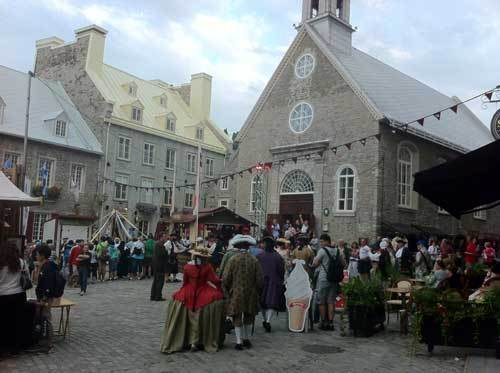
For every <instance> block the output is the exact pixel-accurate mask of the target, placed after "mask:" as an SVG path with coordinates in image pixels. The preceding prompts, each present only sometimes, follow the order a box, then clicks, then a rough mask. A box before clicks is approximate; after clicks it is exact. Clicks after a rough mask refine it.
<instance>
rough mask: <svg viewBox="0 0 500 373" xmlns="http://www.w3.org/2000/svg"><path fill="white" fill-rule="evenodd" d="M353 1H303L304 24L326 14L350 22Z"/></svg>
mask: <svg viewBox="0 0 500 373" xmlns="http://www.w3.org/2000/svg"><path fill="white" fill-rule="evenodd" d="M350 10H351V0H303V3H302V22H305V21H307V20H309V19H312V18H316V17H319V16H322V15H325V14H330V15H332V16H334V17H337V18H340V19H341V20H343V21H344V22H346V23H349V22H350V16H351V14H350Z"/></svg>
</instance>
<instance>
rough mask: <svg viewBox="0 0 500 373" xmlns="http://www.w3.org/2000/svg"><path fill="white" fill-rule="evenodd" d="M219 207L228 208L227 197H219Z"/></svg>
mask: <svg viewBox="0 0 500 373" xmlns="http://www.w3.org/2000/svg"><path fill="white" fill-rule="evenodd" d="M224 203H225V205H224ZM219 207H225V208H229V199H228V198H222V199H219Z"/></svg>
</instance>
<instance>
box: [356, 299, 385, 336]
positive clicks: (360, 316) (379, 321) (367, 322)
mask: <svg viewBox="0 0 500 373" xmlns="http://www.w3.org/2000/svg"><path fill="white" fill-rule="evenodd" d="M347 314H348V317H349V329H350V330H352V332H353V334H354V336H355V337H371V336H372V335H373V334H375V332H376V331H377V330H378V329H380V328H381V327H382V328H383V325H384V321H385V309H384V305H383V304H380V305H375V306H373V305H350V306H349V305H348V306H347Z"/></svg>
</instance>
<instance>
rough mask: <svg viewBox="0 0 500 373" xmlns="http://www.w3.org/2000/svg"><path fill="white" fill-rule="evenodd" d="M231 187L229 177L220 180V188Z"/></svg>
mask: <svg viewBox="0 0 500 373" xmlns="http://www.w3.org/2000/svg"><path fill="white" fill-rule="evenodd" d="M228 189H229V178H228V177H224V178H222V179H221V180H220V190H228Z"/></svg>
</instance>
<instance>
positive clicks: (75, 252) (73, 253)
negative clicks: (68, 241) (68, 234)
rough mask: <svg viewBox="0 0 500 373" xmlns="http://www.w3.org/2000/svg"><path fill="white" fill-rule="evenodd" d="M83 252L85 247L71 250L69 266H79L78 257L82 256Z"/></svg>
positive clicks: (75, 247)
mask: <svg viewBox="0 0 500 373" xmlns="http://www.w3.org/2000/svg"><path fill="white" fill-rule="evenodd" d="M82 251H83V247H81V246H79V245H76V246H74V247H73V248H72V249H71V254H69V264H70V265H77V264H78V255H80V254H81V253H82Z"/></svg>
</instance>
